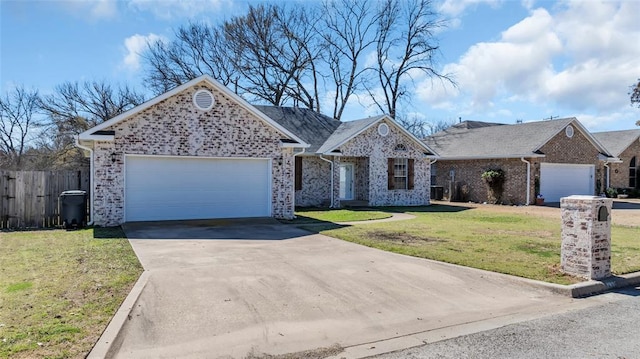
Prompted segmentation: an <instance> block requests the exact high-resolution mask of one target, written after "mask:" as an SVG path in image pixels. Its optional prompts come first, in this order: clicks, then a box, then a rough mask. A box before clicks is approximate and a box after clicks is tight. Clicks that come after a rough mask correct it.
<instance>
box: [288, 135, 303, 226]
mask: <svg viewBox="0 0 640 359" xmlns="http://www.w3.org/2000/svg"><path fill="white" fill-rule="evenodd" d="M306 150H307V149H306V148H304V147H303V148H302V151H300V152H298V153H296V152H294V153H293V176H294V177H295V173H296V156H298V155H301V154H303V153H304V152H305V151H306ZM301 170H302V169H301ZM291 202H292V203H293V209H294V211H295V208H296V186H295V181H294V186H293V196H292V197H291ZM294 217H295V215H294Z"/></svg>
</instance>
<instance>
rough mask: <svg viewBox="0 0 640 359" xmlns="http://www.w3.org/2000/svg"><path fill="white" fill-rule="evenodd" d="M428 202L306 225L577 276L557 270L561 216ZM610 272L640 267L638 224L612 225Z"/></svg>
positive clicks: (453, 258) (520, 269)
mask: <svg viewBox="0 0 640 359" xmlns="http://www.w3.org/2000/svg"><path fill="white" fill-rule="evenodd" d="M490 208H491V207H490V206H489V207H488V208H468V209H467V208H464V207H459V206H448V205H433V206H429V207H415V208H412V207H406V208H402V207H400V208H390V209H389V210H391V211H403V212H406V213H410V214H413V215H415V216H417V218H415V219H412V220H407V221H401V222H387V223H371V224H367V225H361V226H347V227H341V228H336V226H330V225H328V226H327V227H325V228H324V229H323V228H318V227H317V226H316V228H313V227H312V226H309V227H307V229H309V230H315V231H320V232H321V233H323V234H326V235H328V236H332V237H336V238H340V239H343V240H347V241H350V242H355V243H359V244H363V245H366V246H370V247H375V248H379V249H382V250H386V251H391V252H396V253H401V254H406V255H411V256H415V257H421V258H429V259H433V260H437V261H442V262H448V263H454V264H460V265H464V266H468V267H473V268H480V269H485V270H490V271H494V272H500V273H506V274H511V275H516V276H520V277H525V278H531V279H536V280H542V281H547V282H552V283H559V284H571V283H576V282H579V281H580V279H578V278H574V277H570V276H566V275H564V274H562V273H561V272H560V270H559V269H560V242H561V237H560V218H559V217H558V218H557V219H553V218H545V217H542V216H533V215H524V214H517V213H516V214H509V213H499V212H492V211H491V209H490ZM612 238H613V240H612V245H611V252H612V269H613V272H614V273H615V274H625V273H630V272H635V271H639V270H640V227H629V226H613V227H612Z"/></svg>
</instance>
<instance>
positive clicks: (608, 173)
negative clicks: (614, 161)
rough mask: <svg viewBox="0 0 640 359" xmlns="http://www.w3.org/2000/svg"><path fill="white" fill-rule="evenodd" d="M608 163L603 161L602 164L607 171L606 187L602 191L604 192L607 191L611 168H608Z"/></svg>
mask: <svg viewBox="0 0 640 359" xmlns="http://www.w3.org/2000/svg"><path fill="white" fill-rule="evenodd" d="M610 163H611V162H609V161H604V164H603V166H604V168H606V169H607V181H606V183H605V184H606V186H605V189H604V190H605V191H606V190H607V188H609V175H610V170H611V168H609V164H610Z"/></svg>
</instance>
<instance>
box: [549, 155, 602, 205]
mask: <svg viewBox="0 0 640 359" xmlns="http://www.w3.org/2000/svg"><path fill="white" fill-rule="evenodd" d="M594 174H595V166H594V165H574V164H563V163H542V164H541V165H540V193H541V194H542V195H543V196H544V198H545V201H546V202H560V198H562V197H567V196H571V195H574V194H581V195H593V194H594V187H595V184H594Z"/></svg>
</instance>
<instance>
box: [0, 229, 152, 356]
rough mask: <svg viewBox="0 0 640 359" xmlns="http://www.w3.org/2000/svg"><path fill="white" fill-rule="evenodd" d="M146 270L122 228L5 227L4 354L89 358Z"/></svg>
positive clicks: (1, 240) (0, 314)
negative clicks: (14, 229)
mask: <svg viewBox="0 0 640 359" xmlns="http://www.w3.org/2000/svg"><path fill="white" fill-rule="evenodd" d="M140 273H142V267H141V266H140V264H139V262H138V259H137V258H136V256H135V253H134V252H133V250H132V249H131V246H130V245H129V242H128V241H127V240H126V239H125V236H124V233H123V232H122V230H120V228H96V229H83V230H77V231H69V232H67V231H64V230H47V231H26V232H0V357H1V358H8V357H11V358H84V357H85V356H86V355H87V354H88V352H89V351H90V350H91V348H92V347H93V345H94V343H95V342H96V341H97V340H98V338H99V337H100V335H101V334H102V331H103V330H104V329H105V328H106V326H107V325H108V323H109V321H110V320H111V317H112V316H113V314H114V313H115V312H116V310H117V309H118V307H119V306H120V304H121V303H122V301H123V300H124V298H125V297H126V296H127V294H128V293H129V291H130V289H131V287H132V286H133V284H134V283H135V281H136V280H137V279H138V277H139V276H140Z"/></svg>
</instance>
